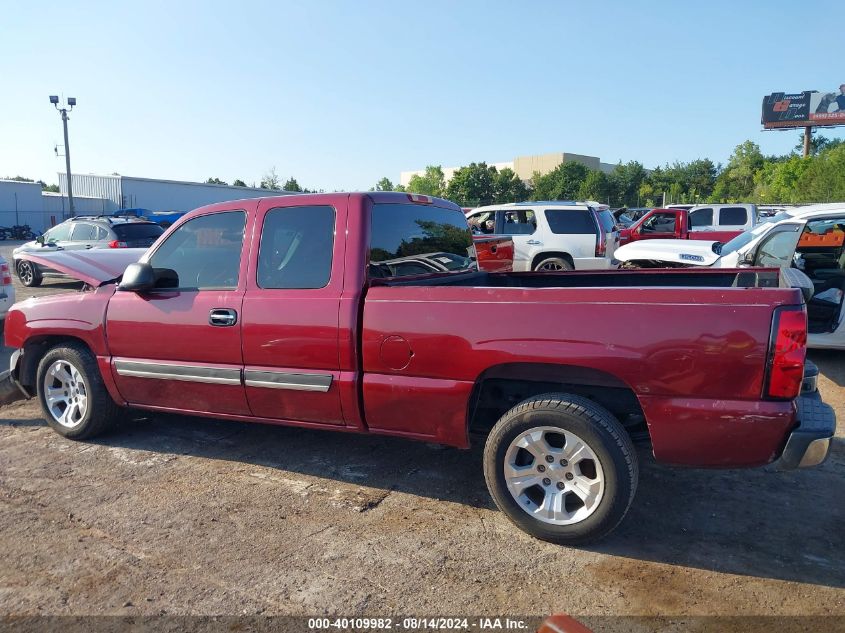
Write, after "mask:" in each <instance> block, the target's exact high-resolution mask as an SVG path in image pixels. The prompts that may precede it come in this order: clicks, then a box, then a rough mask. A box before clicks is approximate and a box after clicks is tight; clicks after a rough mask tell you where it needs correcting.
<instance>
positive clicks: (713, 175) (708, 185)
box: [372, 137, 845, 207]
mask: <svg viewBox="0 0 845 633" xmlns="http://www.w3.org/2000/svg"><path fill="white" fill-rule="evenodd" d="M801 146H802V143H800V142H799V144H798V145H796V148H795V149H794V150H793V151H792V152H791V153H789V154H785V155H782V156H764V155H763V153H762V152H761V151H760V146H759V145H757V144H756V143H754V142H752V141H745V142H744V143H741V144H739V145H737V146H736V148H735V149H734V151H733V154H731V157H730V158H729V159H728V162H727V163H726V164H725V165H721V164H716V163H714V162H713V161H712V160H710V159H709V158H700V159H697V160H693V161H690V162H687V163H685V162H679V161H677V162H674V163H672V164H667V165H665V166H663V167H657V168H655V169H652V170H647V169H645V167H643V165H642V164H641V163H639V162H638V161H630V162H628V163H621V162H620V163H619V164H618V165H616V167H614V168H613V170H612V171H610V173H605V172H603V171H599V170H596V169H590V168H589V167H587V166H585V165H582V164H581V163H576V162H567V163H562V164H560V165H558V166H557V167H556V168H555V169H554V170H552V171H551V172H549V173H547V174H540V173H538V172H535V173H534V175H533V176H532V178H531V179H530V181H529V182H527V183H525V182H523V181H522V180H520V179H519V177H518V176H517V175H516V174H515V173H514V172H513V170H512V169H510V168H504V169H501V170H498V169H496V167H494V166H493V165H487V164H486V163H484V162H481V163H470V164H469V165H466V166H464V167H461V168H459V169H457V170H456V171H455V173H454V174H453V176H452V178H451V179H450V180H449V182H448V183H447V182H446V179H445V175H444V173H443V169H442V168H441V167H440V166H439V165H429V166H428V167H426V168H425V171H424V172H423V173H422V174H415V175H414V176H412V177H411V180H410V181H409V182H408V185H407V187H403V186H402V185H394V184H393V183H392V182H391V181H390V179H388V178H382V179H381V180H379V181H378V183H376V186H375V187H374V188H373V189H372V190H375V191H408V192H410V193H419V194H424V195H430V196H438V197H443V198H447V199H449V200H452V201H454V202H457V203H458V204H459V205H461V206H464V207H475V206H481V205H485V204H502V203H506V202H521V201H523V200H595V201H598V202H604V203H607V204H609V205H610V206H613V207H621V206H628V207H655V206H659V205H661V204H663V203H664V195H665V203H666V204H669V203H675V204H677V203H703V202H756V203H758V204H762V203H784V204H786V203H801V202H830V201H842V200H845V142H843V141H841V140H830V139H827V138H825V137H817V138H814V139H813V142H812V147H811V150H812V152H811V155H810V156H808V157H807V158H803V157H802V156H801V155H800V154H799V153H798V152H799V151H800V149H801Z"/></svg>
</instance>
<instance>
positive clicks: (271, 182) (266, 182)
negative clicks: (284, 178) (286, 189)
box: [260, 167, 281, 191]
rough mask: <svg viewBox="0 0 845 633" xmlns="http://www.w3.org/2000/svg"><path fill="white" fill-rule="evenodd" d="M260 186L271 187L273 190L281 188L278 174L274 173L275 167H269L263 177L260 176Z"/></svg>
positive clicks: (263, 187)
mask: <svg viewBox="0 0 845 633" xmlns="http://www.w3.org/2000/svg"><path fill="white" fill-rule="evenodd" d="M260 186H261V188H262V189H271V190H273V191H278V190H279V189H281V187H280V186H279V175H278V174H277V173H276V168H275V167H271V168H270V169H269V170H268V171H267V173H265V174H264V177H263V178H261V185H260Z"/></svg>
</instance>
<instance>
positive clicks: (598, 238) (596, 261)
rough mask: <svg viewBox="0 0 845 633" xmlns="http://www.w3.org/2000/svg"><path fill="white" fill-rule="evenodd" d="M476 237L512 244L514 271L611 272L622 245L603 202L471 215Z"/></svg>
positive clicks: (503, 208)
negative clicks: (502, 239)
mask: <svg viewBox="0 0 845 633" xmlns="http://www.w3.org/2000/svg"><path fill="white" fill-rule="evenodd" d="M467 221H468V222H469V225H470V227H471V228H472V231H473V233H475V234H487V235H501V236H509V237H511V238H512V239H513V244H514V257H513V269H514V271H517V272H525V271H560V270H588V269H604V268H610V267H611V261H612V260H613V253H614V251H615V250H616V247H617V245H618V243H619V235H618V233H617V231H616V221H615V220H614V218H613V214H612V213H611V212H610V209H609V208H608V206H607V205H604V204H599V203H598V202H591V201H585V202H568V201H560V200H554V201H539V202H514V203H511V204H497V205H490V206H486V207H478V208H477V209H472V210H471V211H469V212H467Z"/></svg>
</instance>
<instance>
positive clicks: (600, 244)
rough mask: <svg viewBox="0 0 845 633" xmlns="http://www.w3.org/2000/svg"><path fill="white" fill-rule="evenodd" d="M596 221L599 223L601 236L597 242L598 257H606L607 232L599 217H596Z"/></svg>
mask: <svg viewBox="0 0 845 633" xmlns="http://www.w3.org/2000/svg"><path fill="white" fill-rule="evenodd" d="M596 222H597V223H598V225H599V236H598V241H597V242H596V257H604V254H605V253H606V252H607V233H606V232H605V230H604V227H603V226H602V225H601V222H599V219H598V218H596Z"/></svg>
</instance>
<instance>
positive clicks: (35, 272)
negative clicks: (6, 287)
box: [12, 216, 164, 287]
mask: <svg viewBox="0 0 845 633" xmlns="http://www.w3.org/2000/svg"><path fill="white" fill-rule="evenodd" d="M162 233H164V229H163V228H162V227H161V226H159V225H158V224H156V223H155V222H148V221H146V220H137V219H135V218H118V217H111V216H77V217H75V218H71V219H69V220H65V221H64V222H62V223H61V224H57V225H56V226H54V227H53V228H51V229H50V230H48V231H46V232H45V233H44V235H41V236H39V237H38V238H36V239H35V240H33V241H31V242H27V243H26V244H21V245H20V246H18V247H17V248H16V249H15V250H14V251H12V257H13V258H14V262H15V272H16V273H17V276H18V279H20V281H21V283H22V284H23V285H24V286H29V287H33V286H40V285H41V282H42V281H43V279H44V278H45V277H64V275H62V274H61V273H60V272H58V271H56V270H53V269H51V268H47V267H46V266H42V265H41V264H37V263H35V262H32V261H29V260H28V259H25V256H26V253H32V252H44V251H45V249H47V250H57V251H61V250H68V251H71V250H84V249H91V248H147V247H149V246H152V245H153V243H154V242H155V241H156V240H157V239H158V237H159V236H160V235H161V234H162Z"/></svg>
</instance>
